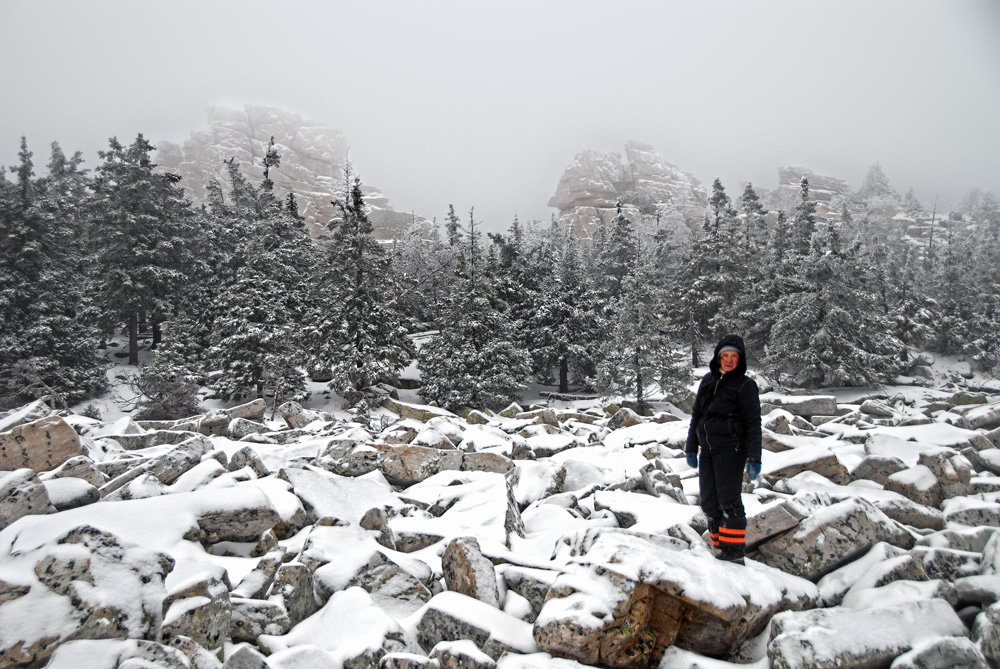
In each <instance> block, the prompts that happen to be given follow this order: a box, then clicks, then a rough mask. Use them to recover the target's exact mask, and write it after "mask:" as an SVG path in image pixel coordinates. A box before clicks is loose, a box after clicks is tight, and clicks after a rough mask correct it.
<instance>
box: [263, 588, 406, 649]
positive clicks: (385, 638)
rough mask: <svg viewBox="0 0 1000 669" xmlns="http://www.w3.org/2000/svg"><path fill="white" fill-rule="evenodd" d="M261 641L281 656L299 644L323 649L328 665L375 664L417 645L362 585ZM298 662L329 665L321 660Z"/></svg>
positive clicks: (334, 597) (265, 646)
mask: <svg viewBox="0 0 1000 669" xmlns="http://www.w3.org/2000/svg"><path fill="white" fill-rule="evenodd" d="M258 643H259V644H260V645H261V646H262V647H264V648H266V649H267V650H268V651H269V652H270V653H271V654H272V655H273V657H274V660H275V662H277V661H279V660H280V656H281V655H282V654H283V653H287V652H288V651H289V650H291V649H294V648H295V647H298V646H303V647H309V646H311V647H313V648H314V649H316V650H318V651H320V653H319V654H318V656H319V657H324V658H325V659H326V661H327V662H328V663H329V666H341V663H342V664H343V666H348V667H361V666H367V667H374V666H376V665H377V664H378V662H379V660H380V659H381V658H382V657H383V656H384V655H385V654H387V653H395V652H401V651H402V652H413V651H416V650H418V648H417V645H416V644H415V643H414V640H413V639H412V638H411V637H410V635H409V634H407V632H406V631H405V630H404V629H403V627H401V626H400V624H399V623H398V622H396V620H395V619H394V618H393V617H392V616H390V615H389V614H387V613H385V612H384V611H383V610H382V609H381V608H380V607H379V606H378V605H377V604H376V603H375V602H374V601H373V600H372V598H371V596H370V595H369V594H368V593H367V592H365V591H364V590H363V589H361V588H357V587H355V588H349V589H347V590H344V591H343V592H338V593H336V594H334V595H333V596H332V597H331V598H330V600H329V601H328V602H327V603H326V604H325V605H324V606H323V608H322V609H320V610H319V611H317V612H316V614H315V615H312V616H309V617H308V618H306V619H305V620H303V621H302V622H300V623H299V624H298V625H296V626H295V627H293V628H292V629H291V630H289V631H288V633H287V634H284V635H281V636H272V635H267V634H265V635H263V636H261V637H260V639H259V640H258ZM299 666H327V665H325V664H321V663H319V662H315V663H305V664H301V665H299Z"/></svg>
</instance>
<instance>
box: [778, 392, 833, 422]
mask: <svg viewBox="0 0 1000 669" xmlns="http://www.w3.org/2000/svg"><path fill="white" fill-rule="evenodd" d="M760 403H761V405H765V404H770V405H773V406H776V407H780V408H782V409H784V410H785V411H787V412H788V413H791V414H794V415H796V416H802V417H803V418H810V417H812V416H832V415H834V414H836V413H837V398H836V397H834V396H833V395H782V394H779V393H763V394H762V395H761V396H760Z"/></svg>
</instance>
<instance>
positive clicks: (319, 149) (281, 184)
mask: <svg viewBox="0 0 1000 669" xmlns="http://www.w3.org/2000/svg"><path fill="white" fill-rule="evenodd" d="M207 116H208V124H209V128H208V129H207V130H198V131H194V132H192V133H191V136H190V137H189V138H188V139H187V140H186V141H185V142H184V144H183V146H180V145H177V144H174V143H172V142H167V141H161V142H159V144H158V148H159V152H158V153H157V155H156V158H155V160H156V163H157V164H158V165H159V166H160V168H161V169H162V170H164V171H167V172H172V173H174V174H179V175H180V176H181V182H180V185H181V186H182V187H183V188H184V190H185V192H186V194H187V195H188V197H190V198H191V199H192V200H193V201H194V202H195V203H196V204H203V203H207V202H208V186H209V183H210V181H211V180H212V179H213V178H214V179H217V180H218V181H219V183H221V184H223V186H224V187H225V185H226V184H227V183H228V177H227V176H226V166H225V164H224V162H223V161H225V160H228V159H230V158H236V161H237V162H238V163H239V165H240V169H241V170H242V172H243V175H244V176H246V177H247V178H248V179H250V180H251V181H253V182H254V183H260V182H261V181H262V180H263V178H264V170H263V163H262V160H263V158H264V154H265V153H267V148H268V142H269V141H270V139H271V137H274V143H275V148H276V149H277V150H278V153H279V154H280V155H281V165H280V166H279V167H277V168H274V169H272V170H270V173H269V177H270V178H271V180H272V181H273V182H274V194H275V196H276V197H278V198H279V199H282V200H283V199H284V198H286V197H287V196H288V193H295V199H296V201H297V203H298V207H299V214H300V215H301V216H303V217H304V218H305V219H306V222H307V224H308V226H309V229H310V233H311V234H313V236H319V235H321V234H323V233H324V232H326V224H327V223H329V222H330V220H332V219H333V218H334V217H335V216H336V215H337V214H338V212H337V210H336V209H335V208H334V206H333V205H332V204H331V200H335V199H337V198H342V197H343V196H344V167H345V165H346V162H347V149H348V144H347V140H346V139H345V137H344V135H343V133H342V132H340V131H339V130H336V129H334V128H331V127H328V126H325V125H323V124H321V123H318V122H316V121H311V120H308V119H305V118H303V117H302V116H300V115H298V114H294V113H291V112H288V111H283V110H279V109H274V108H269V107H259V106H253V105H247V106H246V107H244V108H243V109H231V108H224V107H213V108H210V109H209V110H208V111H207ZM363 188H364V191H365V203H366V204H367V205H368V206H369V208H370V211H369V216H370V218H371V221H372V225H374V227H375V236H376V237H378V238H380V239H393V238H395V237H397V236H399V235H400V233H401V232H402V231H403V230H404V229H405V228H406V226H408V225H409V224H410V222H411V221H412V220H413V216H412V215H411V214H408V213H402V212H397V211H395V210H393V209H392V207H391V206H389V199H388V198H387V197H386V196H385V195H383V194H382V193H381V192H380V191H379V190H378V189H376V188H374V187H372V185H371V184H364V185H363Z"/></svg>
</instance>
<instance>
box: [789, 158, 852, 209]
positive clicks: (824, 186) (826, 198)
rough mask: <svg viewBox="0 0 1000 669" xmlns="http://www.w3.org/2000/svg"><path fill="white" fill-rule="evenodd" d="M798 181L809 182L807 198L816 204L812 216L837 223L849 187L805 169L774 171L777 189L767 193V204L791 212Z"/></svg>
mask: <svg viewBox="0 0 1000 669" xmlns="http://www.w3.org/2000/svg"><path fill="white" fill-rule="evenodd" d="M802 179H808V180H809V199H811V200H813V201H814V202H815V203H816V215H817V216H818V217H820V218H827V219H829V218H832V219H835V220H840V210H841V206H842V205H843V204H844V202H845V201H846V200H848V199H849V198H850V196H851V193H852V192H853V191H852V189H851V186H850V184H848V183H847V182H846V181H844V180H843V179H837V178H835V177H828V176H823V175H821V174H816V173H815V172H813V171H812V170H809V169H807V168H805V167H779V168H778V188H777V189H775V190H774V191H773V192H772V193H771V201H770V205H771V206H772V207H773V208H774V209H784V210H785V211H792V210H794V209H795V206H796V205H797V204H798V202H799V193H800V189H801V184H802Z"/></svg>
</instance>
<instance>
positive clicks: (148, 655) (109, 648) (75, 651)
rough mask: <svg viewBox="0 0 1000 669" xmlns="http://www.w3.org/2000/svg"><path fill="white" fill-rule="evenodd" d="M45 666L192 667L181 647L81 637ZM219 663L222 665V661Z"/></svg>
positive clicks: (96, 668)
mask: <svg viewBox="0 0 1000 669" xmlns="http://www.w3.org/2000/svg"><path fill="white" fill-rule="evenodd" d="M45 666H46V667H48V668H49V669H84V668H85V669H118V667H161V668H162V669H191V662H190V660H189V659H188V658H187V656H185V655H184V653H183V652H181V651H180V650H178V649H177V648H172V647H170V646H166V645H163V644H161V643H157V642H155V641H147V640H145V639H128V640H126V641H120V640H117V639H102V640H92V639H81V640H77V641H70V642H68V643H65V644H63V645H61V646H59V648H57V649H56V652H55V653H53V654H52V658H51V659H50V660H49V662H48V664H46V665H45ZM216 666H221V663H219V661H218V660H216Z"/></svg>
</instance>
